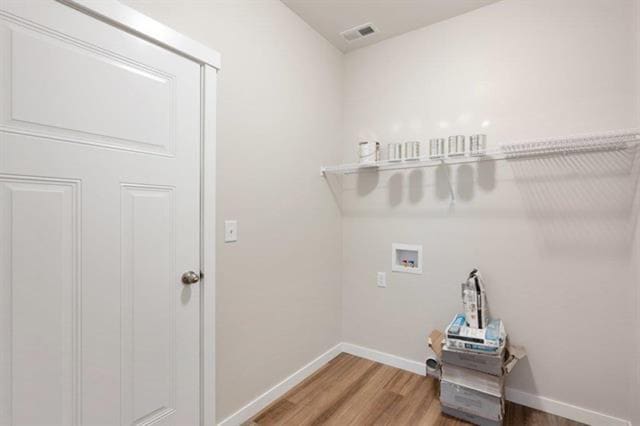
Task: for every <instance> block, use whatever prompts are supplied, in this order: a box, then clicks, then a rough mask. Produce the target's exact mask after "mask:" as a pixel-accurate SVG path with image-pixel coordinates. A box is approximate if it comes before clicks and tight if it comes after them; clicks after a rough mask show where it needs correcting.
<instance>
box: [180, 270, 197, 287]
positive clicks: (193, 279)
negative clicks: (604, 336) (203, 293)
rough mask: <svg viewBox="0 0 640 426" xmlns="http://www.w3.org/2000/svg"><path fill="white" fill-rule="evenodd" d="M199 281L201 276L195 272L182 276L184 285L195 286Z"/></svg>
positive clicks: (188, 272)
mask: <svg viewBox="0 0 640 426" xmlns="http://www.w3.org/2000/svg"><path fill="white" fill-rule="evenodd" d="M198 281H200V274H198V273H196V272H193V271H187V272H185V273H184V274H182V283H183V284H195V283H197V282H198Z"/></svg>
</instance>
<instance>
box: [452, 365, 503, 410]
mask: <svg viewBox="0 0 640 426" xmlns="http://www.w3.org/2000/svg"><path fill="white" fill-rule="evenodd" d="M445 371H446V370H445V369H443V371H442V380H441V381H440V403H441V404H442V405H446V406H448V407H451V408H455V409H456V410H459V411H463V412H465V413H469V414H473V415H475V416H479V417H483V418H485V419H489V420H493V421H501V420H502V418H503V417H504V399H503V398H502V389H500V390H499V391H497V392H491V393H489V392H483V391H481V390H477V389H473V388H471V387H468V386H465V385H464V384H461V383H456V382H455V381H451V380H449V379H450V377H449V378H447V377H445V375H446V373H445ZM468 371H471V370H468ZM478 374H482V373H478ZM486 376H487V377H495V376H490V375H486ZM458 379H460V378H459V377H458ZM462 381H463V382H466V380H462ZM489 389H490V387H487V388H485V389H484V390H485V391H487V390H489Z"/></svg>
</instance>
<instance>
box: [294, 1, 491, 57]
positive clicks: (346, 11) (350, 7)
mask: <svg viewBox="0 0 640 426" xmlns="http://www.w3.org/2000/svg"><path fill="white" fill-rule="evenodd" d="M497 1H499V0H282V2H283V3H284V4H286V5H287V6H288V7H289V8H290V9H291V10H293V11H294V12H295V13H296V14H297V15H298V16H300V17H301V18H302V19H303V20H304V21H306V22H307V23H308V24H309V25H310V26H311V27H312V28H313V29H315V30H316V31H318V32H319V33H320V34H322V35H323V36H324V37H325V38H326V39H327V40H329V41H330V42H331V44H333V45H334V46H335V47H337V48H338V49H340V50H341V51H343V52H349V51H352V50H355V49H358V48H360V47H364V46H368V45H370V44H374V43H377V42H379V41H382V40H385V39H387V38H390V37H393V36H396V35H398V34H402V33H406V32H407V31H412V30H415V29H418V28H421V27H424V26H426V25H430V24H433V23H436V22H439V21H443V20H445V19H448V18H451V17H454V16H456V15H461V14H463V13H466V12H469V11H471V10H474V9H478V8H480V7H482V6H486V5H488V4H491V3H495V2H497ZM366 23H371V24H373V26H374V27H375V28H376V29H377V30H378V31H379V32H378V33H375V34H372V35H370V36H368V37H364V38H361V39H358V40H354V41H352V42H351V43H347V42H346V41H345V40H344V38H343V37H342V36H341V35H340V33H341V32H342V31H345V30H348V29H351V28H353V27H356V26H358V25H361V24H366Z"/></svg>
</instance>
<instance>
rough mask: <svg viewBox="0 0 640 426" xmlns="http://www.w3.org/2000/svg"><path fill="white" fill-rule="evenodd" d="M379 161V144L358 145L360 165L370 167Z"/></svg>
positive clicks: (364, 143) (362, 143) (364, 142)
mask: <svg viewBox="0 0 640 426" xmlns="http://www.w3.org/2000/svg"><path fill="white" fill-rule="evenodd" d="M379 160H380V142H369V141H363V142H360V143H358V161H359V163H360V164H361V165H372V164H375V163H377V162H378V161H379Z"/></svg>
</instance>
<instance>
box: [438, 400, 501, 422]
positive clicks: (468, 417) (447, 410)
mask: <svg viewBox="0 0 640 426" xmlns="http://www.w3.org/2000/svg"><path fill="white" fill-rule="evenodd" d="M441 407H442V412H443V413H444V414H446V415H448V416H452V417H457V418H459V419H462V420H464V421H466V422H469V423H473V424H474V425H478V426H502V420H490V419H485V418H484V417H480V416H476V415H474V414H470V413H465V412H464V411H460V410H457V409H455V408H453V407H448V406H446V405H444V404H441Z"/></svg>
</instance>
